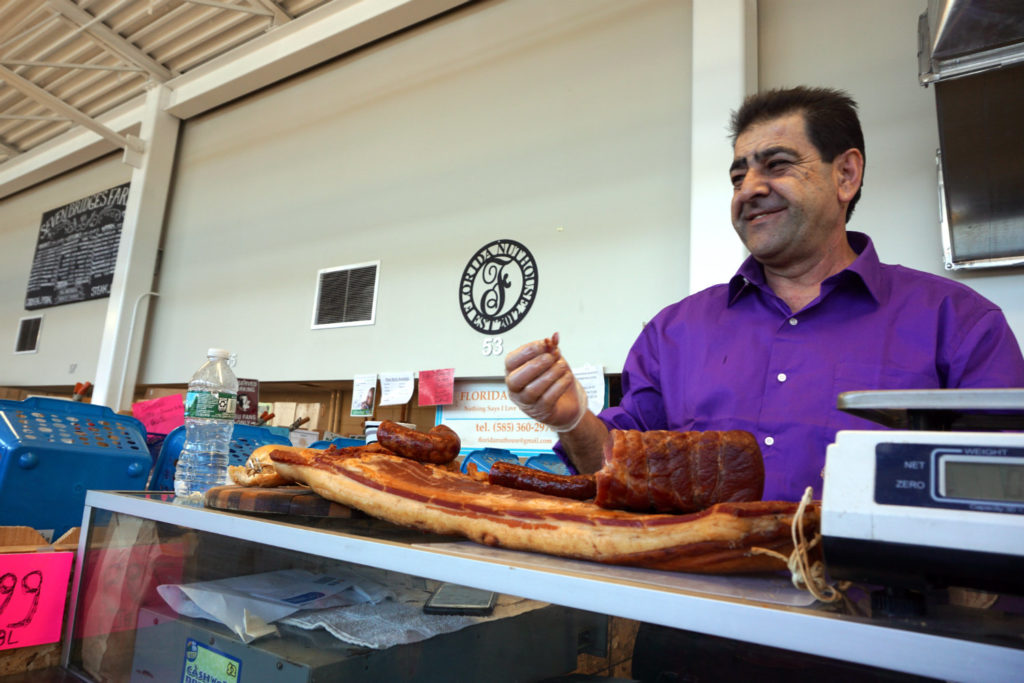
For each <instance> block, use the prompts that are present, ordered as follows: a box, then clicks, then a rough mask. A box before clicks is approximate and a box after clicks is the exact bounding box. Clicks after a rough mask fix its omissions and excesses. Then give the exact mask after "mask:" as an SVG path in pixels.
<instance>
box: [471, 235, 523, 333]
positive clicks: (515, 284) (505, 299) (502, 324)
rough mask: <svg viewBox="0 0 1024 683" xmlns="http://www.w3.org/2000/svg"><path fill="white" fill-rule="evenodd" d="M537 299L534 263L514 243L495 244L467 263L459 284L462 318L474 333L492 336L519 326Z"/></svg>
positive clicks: (482, 249)
mask: <svg viewBox="0 0 1024 683" xmlns="http://www.w3.org/2000/svg"><path fill="white" fill-rule="evenodd" d="M536 296H537V262H536V261H535V260H534V258H533V254H531V253H530V250H529V249H527V248H526V247H524V246H523V245H522V244H520V243H519V242H516V241H514V240H495V241H493V242H491V243H490V244H487V245H485V246H484V247H482V248H481V249H480V250H479V251H477V252H476V253H475V254H473V257H472V258H471V259H469V263H467V264H466V269H465V270H463V271H462V278H461V279H460V280H459V307H460V308H461V310H462V317H464V318H465V319H466V322H467V323H469V326H470V327H472V328H473V329H474V330H476V331H477V332H481V333H483V334H487V335H496V334H501V333H503V332H507V331H508V330H511V329H512V328H513V327H515V326H516V325H518V324H519V321H520V320H522V319H523V318H524V317H525V316H526V314H527V312H529V310H530V307H531V306H532V305H533V300H534V299H535V298H536Z"/></svg>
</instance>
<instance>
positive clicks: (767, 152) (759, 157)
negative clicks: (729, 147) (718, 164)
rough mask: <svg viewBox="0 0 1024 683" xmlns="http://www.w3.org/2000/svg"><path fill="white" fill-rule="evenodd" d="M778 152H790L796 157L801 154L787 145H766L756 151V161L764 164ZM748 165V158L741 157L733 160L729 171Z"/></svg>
mask: <svg viewBox="0 0 1024 683" xmlns="http://www.w3.org/2000/svg"><path fill="white" fill-rule="evenodd" d="M776 154H789V155H791V156H795V157H799V156H800V153H799V152H797V151H796V150H795V149H793V148H792V147H787V146H785V145H775V146H774V147H766V148H765V149H759V150H758V151H756V152H754V161H756V162H757V163H759V164H762V163H764V160H765V159H767V158H769V157H772V156H775V155H776ZM747 166H748V164H747V160H746V159H744V158H739V159H736V160H735V161H733V162H732V165H731V166H729V172H730V173H732V172H733V171H739V170H742V169H745V168H747Z"/></svg>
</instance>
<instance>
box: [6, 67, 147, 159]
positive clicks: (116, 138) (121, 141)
mask: <svg viewBox="0 0 1024 683" xmlns="http://www.w3.org/2000/svg"><path fill="white" fill-rule="evenodd" d="M0 80H2V81H3V82H4V83H6V84H7V85H8V86H10V87H11V88H14V89H15V90H17V91H19V92H20V93H21V94H22V95H24V96H25V97H28V98H29V99H31V100H35V101H36V102H38V103H39V104H41V105H43V106H44V107H46V108H47V109H49V110H50V111H52V112H54V113H56V114H59V115H61V116H64V117H66V118H67V119H69V120H70V121H73V122H74V123H77V124H78V125H80V126H83V127H85V128H88V129H89V130H91V131H92V132H94V133H96V134H97V135H100V136H101V137H103V138H106V139H107V140H109V141H110V142H113V143H114V144H115V145H117V146H118V147H123V148H125V149H131V150H134V151H136V152H139V151H142V150H141V148H140V144H141V141H140V140H138V138H131V139H129V138H128V137H125V136H124V135H121V134H120V133H118V132H117V131H113V130H111V129H109V128H107V127H106V126H104V125H103V124H102V123H99V122H98V121H96V120H95V119H93V118H92V117H91V116H88V115H86V114H83V113H82V112H81V111H79V110H78V109H76V108H74V107H72V106H71V105H70V104H68V103H67V102H65V101H64V100H62V99H60V98H59V97H57V96H55V95H51V94H50V93H49V92H48V91H46V90H44V89H42V88H40V87H39V86H38V85H36V84H35V83H33V82H32V81H29V80H26V79H24V78H22V77H21V76H19V75H18V74H16V73H14V72H13V71H11V70H10V69H8V68H7V67H5V66H0Z"/></svg>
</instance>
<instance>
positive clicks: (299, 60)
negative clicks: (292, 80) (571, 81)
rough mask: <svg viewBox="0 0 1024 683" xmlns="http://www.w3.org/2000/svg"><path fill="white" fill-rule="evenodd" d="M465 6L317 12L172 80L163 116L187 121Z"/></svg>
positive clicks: (460, 0) (431, 1)
mask: <svg viewBox="0 0 1024 683" xmlns="http://www.w3.org/2000/svg"><path fill="white" fill-rule="evenodd" d="M466 2H467V0H362V2H357V3H355V4H352V5H348V4H343V3H338V2H333V3H330V4H327V5H324V6H322V7H318V8H317V9H315V10H313V11H312V12H309V13H308V14H304V15H302V16H301V17H299V18H298V19H296V20H295V21H292V22H289V23H288V24H286V25H284V26H282V27H280V28H276V29H274V30H273V31H270V32H269V33H267V34H265V35H263V36H260V37H259V38H256V39H254V40H251V41H249V42H248V43H246V44H244V45H241V46H239V47H237V48H235V49H234V50H232V51H231V52H229V53H228V54H226V55H223V56H222V57H218V58H217V59H214V60H212V61H209V62H207V63H206V64H203V65H201V66H198V67H196V68H195V69H192V70H191V71H189V72H188V73H185V74H182V75H181V76H179V77H177V78H175V79H174V81H173V82H171V83H169V84H168V85H169V87H170V88H171V97H170V101H169V103H168V106H167V111H168V112H170V113H171V114H174V115H175V116H177V117H178V118H180V119H188V118H190V117H192V116H195V115H197V114H201V113H202V112H204V111H208V110H209V109H212V108H213V107H217V106H220V105H222V104H224V103H225V102H230V101H231V100H233V99H235V98H237V97H241V96H243V95H247V94H249V93H251V92H254V91H256V90H258V89H260V88H263V87H265V86H267V85H270V84H271V83H276V82H278V81H280V80H283V79H285V78H288V77H289V76H292V75H294V74H296V73H299V72H300V71H303V70H305V69H308V68H310V67H312V66H316V65H317V64H322V63H323V62H325V61H327V60H330V59H333V58H335V57H337V56H339V55H342V54H345V53H346V52H350V51H352V50H355V49H357V48H360V47H362V46H364V45H367V44H369V43H371V42H373V41H375V40H378V39H380V38H383V37H384V36H387V35H390V34H392V33H395V32H397V31H400V30H402V29H405V28H408V27H410V26H413V25H415V24H417V23H419V22H421V21H424V20H426V19H429V18H431V17H434V16H437V15H439V14H441V13H443V12H446V11H448V10H450V9H452V8H454V7H458V6H459V5H464V4H466Z"/></svg>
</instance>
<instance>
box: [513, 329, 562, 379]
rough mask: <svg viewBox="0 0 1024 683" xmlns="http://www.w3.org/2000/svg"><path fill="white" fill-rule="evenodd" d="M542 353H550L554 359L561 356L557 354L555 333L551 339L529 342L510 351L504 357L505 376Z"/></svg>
mask: <svg viewBox="0 0 1024 683" xmlns="http://www.w3.org/2000/svg"><path fill="white" fill-rule="evenodd" d="M544 353H550V354H551V355H553V356H555V357H556V358H557V357H560V356H561V354H560V353H559V352H558V333H557V332H555V334H554V335H553V336H552V338H551V339H537V340H534V341H531V342H526V343H525V344H523V345H522V346H520V347H519V348H517V349H515V350H513V351H510V352H509V353H508V355H507V356H505V374H508V373H509V372H510V371H512V370H515V369H516V368H518V367H519V366H520V365H522V364H523V363H526V362H528V361H530V360H532V359H534V358H536V357H537V356H540V355H541V354H544Z"/></svg>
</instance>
